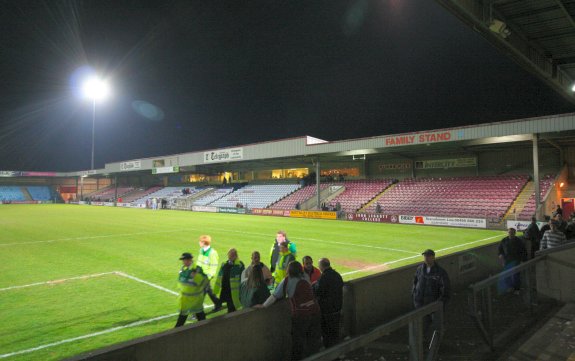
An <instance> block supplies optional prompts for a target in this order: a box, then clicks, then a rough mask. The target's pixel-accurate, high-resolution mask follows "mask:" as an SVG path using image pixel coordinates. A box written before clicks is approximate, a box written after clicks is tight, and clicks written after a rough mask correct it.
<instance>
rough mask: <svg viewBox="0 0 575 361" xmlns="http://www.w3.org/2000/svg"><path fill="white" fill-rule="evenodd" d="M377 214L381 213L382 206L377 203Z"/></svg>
mask: <svg viewBox="0 0 575 361" xmlns="http://www.w3.org/2000/svg"><path fill="white" fill-rule="evenodd" d="M375 213H378V214H379V213H381V204H379V203H377V205H376V206H375Z"/></svg>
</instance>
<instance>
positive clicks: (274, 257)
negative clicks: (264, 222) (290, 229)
mask: <svg viewBox="0 0 575 361" xmlns="http://www.w3.org/2000/svg"><path fill="white" fill-rule="evenodd" d="M283 242H287V244H288V246H289V249H290V252H291V253H292V254H293V256H294V257H296V246H295V243H293V242H290V240H289V239H288V238H287V234H286V233H285V231H277V233H276V239H275V242H274V244H273V246H272V249H271V251H270V267H271V271H272V273H273V272H274V271H275V267H276V264H277V262H278V258H279V253H280V243H283Z"/></svg>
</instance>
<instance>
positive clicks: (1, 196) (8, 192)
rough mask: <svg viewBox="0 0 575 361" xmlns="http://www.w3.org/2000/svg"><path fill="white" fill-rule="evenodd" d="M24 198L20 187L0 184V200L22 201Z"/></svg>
mask: <svg viewBox="0 0 575 361" xmlns="http://www.w3.org/2000/svg"><path fill="white" fill-rule="evenodd" d="M24 200H26V198H25V197H24V194H23V193H22V191H21V190H20V187H12V186H0V201H24Z"/></svg>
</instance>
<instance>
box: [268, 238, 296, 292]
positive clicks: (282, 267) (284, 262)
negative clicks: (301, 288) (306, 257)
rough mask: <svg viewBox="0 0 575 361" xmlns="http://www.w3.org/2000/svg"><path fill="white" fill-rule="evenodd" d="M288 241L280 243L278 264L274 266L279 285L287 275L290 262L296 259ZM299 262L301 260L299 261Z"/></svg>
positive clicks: (276, 282) (274, 273) (275, 277)
mask: <svg viewBox="0 0 575 361" xmlns="http://www.w3.org/2000/svg"><path fill="white" fill-rule="evenodd" d="M288 247H289V246H288V243H287V242H282V243H281V244H280V252H279V257H278V261H277V263H276V266H275V267H274V272H273V276H274V281H275V284H276V285H278V284H279V283H280V282H281V281H282V280H283V279H284V278H285V277H286V275H287V269H288V265H289V264H290V262H292V261H295V256H294V255H293V254H292V253H291V252H290V251H289V248H288ZM298 264H299V262H298Z"/></svg>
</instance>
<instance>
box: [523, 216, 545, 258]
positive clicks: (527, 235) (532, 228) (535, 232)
mask: <svg viewBox="0 0 575 361" xmlns="http://www.w3.org/2000/svg"><path fill="white" fill-rule="evenodd" d="M523 238H524V239H525V241H529V243H530V252H529V258H533V257H535V252H536V251H537V250H539V241H540V240H541V238H540V234H539V226H538V225H537V218H535V217H532V218H531V223H530V224H529V226H527V229H525V231H524V232H523Z"/></svg>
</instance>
